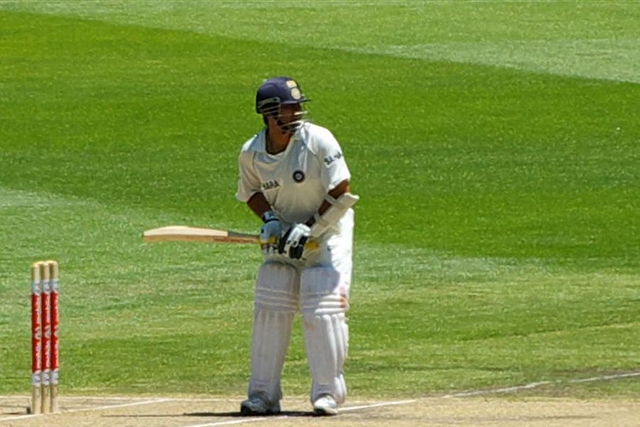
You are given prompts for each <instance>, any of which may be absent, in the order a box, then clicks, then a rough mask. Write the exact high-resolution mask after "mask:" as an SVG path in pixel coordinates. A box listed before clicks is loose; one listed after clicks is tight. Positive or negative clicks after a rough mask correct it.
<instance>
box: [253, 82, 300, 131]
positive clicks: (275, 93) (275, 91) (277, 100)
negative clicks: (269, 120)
mask: <svg viewBox="0 0 640 427" xmlns="http://www.w3.org/2000/svg"><path fill="white" fill-rule="evenodd" d="M308 101H309V99H307V98H306V97H305V96H304V95H303V94H302V91H301V89H300V86H299V85H298V83H297V82H296V81H295V80H293V79H292V78H289V77H274V78H271V79H268V80H266V81H265V82H264V83H262V85H261V86H260V88H259V89H258V93H257V94H256V112H257V113H258V114H262V115H263V116H264V117H265V118H266V117H274V118H275V119H276V122H277V124H278V127H279V128H280V129H281V130H282V132H283V133H287V132H288V133H292V132H295V131H296V130H298V129H300V127H301V126H302V124H303V123H304V122H305V118H306V116H307V114H308V112H307V110H306V109H305V108H304V106H303V103H304V102H308ZM283 106H297V110H296V111H294V112H293V114H290V113H287V114H284V115H283V108H282V107H283Z"/></svg>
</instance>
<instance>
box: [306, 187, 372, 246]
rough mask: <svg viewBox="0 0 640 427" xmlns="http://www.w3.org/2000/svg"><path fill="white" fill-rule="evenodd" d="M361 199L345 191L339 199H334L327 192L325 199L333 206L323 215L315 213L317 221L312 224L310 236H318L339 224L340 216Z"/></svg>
mask: <svg viewBox="0 0 640 427" xmlns="http://www.w3.org/2000/svg"><path fill="white" fill-rule="evenodd" d="M359 199H360V197H358V196H356V195H355V194H351V193H344V194H343V195H341V196H340V197H338V198H337V199H334V198H333V197H331V196H330V195H328V194H327V196H326V197H325V200H326V201H327V202H329V203H330V204H331V206H329V209H327V210H326V211H325V212H324V213H323V214H322V215H320V214H315V215H314V217H313V218H314V219H315V222H314V223H313V225H312V226H311V232H310V237H311V238H316V237H318V236H320V235H321V234H322V233H324V232H325V231H327V230H328V229H329V228H330V227H333V226H334V225H335V224H337V223H338V221H339V220H340V218H342V215H344V213H345V212H346V211H348V210H349V209H350V208H351V207H352V206H353V205H355V204H356V202H357V201H358V200H359Z"/></svg>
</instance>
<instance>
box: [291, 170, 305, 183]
mask: <svg viewBox="0 0 640 427" xmlns="http://www.w3.org/2000/svg"><path fill="white" fill-rule="evenodd" d="M293 180H294V181H295V182H297V183H301V182H302V181H304V172H302V171H301V170H297V171H295V172H294V173H293Z"/></svg>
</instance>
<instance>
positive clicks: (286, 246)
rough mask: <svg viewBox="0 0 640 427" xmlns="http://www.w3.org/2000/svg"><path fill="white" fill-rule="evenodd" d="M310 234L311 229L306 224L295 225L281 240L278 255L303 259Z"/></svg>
mask: <svg viewBox="0 0 640 427" xmlns="http://www.w3.org/2000/svg"><path fill="white" fill-rule="evenodd" d="M309 233H311V229H310V228H309V227H308V226H306V225H305V224H293V225H292V226H291V228H290V229H289V230H287V232H286V233H285V234H284V236H282V238H281V239H280V244H279V245H278V253H279V254H284V255H285V256H288V257H289V258H294V259H300V258H302V252H304V245H305V243H307V240H309Z"/></svg>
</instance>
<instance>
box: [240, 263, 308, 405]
mask: <svg viewBox="0 0 640 427" xmlns="http://www.w3.org/2000/svg"><path fill="white" fill-rule="evenodd" d="M298 291H299V274H298V272H297V270H296V269H295V268H293V267H291V266H288V265H285V264H279V263H265V264H263V265H262V266H261V267H260V270H259V271H258V279H257V281H256V295H255V301H254V315H253V338H252V343H251V379H250V380H249V396H251V395H252V394H254V393H256V392H259V391H262V392H265V393H267V395H268V396H269V399H270V400H271V402H277V401H279V400H280V399H282V388H281V385H280V377H281V375H282V367H283V366H284V360H285V356H286V353H287V347H288V346H289V338H290V336H291V325H292V323H293V317H294V315H295V313H296V311H297V309H298Z"/></svg>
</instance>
